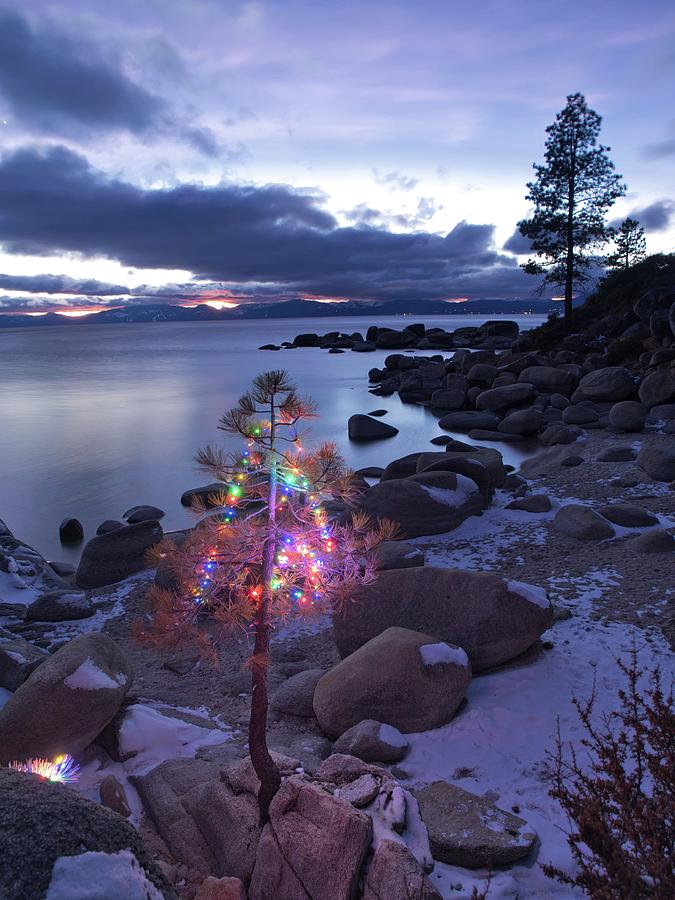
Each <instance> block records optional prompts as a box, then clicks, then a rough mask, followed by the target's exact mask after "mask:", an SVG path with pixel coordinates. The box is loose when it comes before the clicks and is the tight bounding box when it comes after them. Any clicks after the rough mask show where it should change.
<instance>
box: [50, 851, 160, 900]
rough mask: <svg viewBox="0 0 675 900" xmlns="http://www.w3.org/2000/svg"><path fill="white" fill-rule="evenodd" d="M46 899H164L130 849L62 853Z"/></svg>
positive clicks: (53, 872)
mask: <svg viewBox="0 0 675 900" xmlns="http://www.w3.org/2000/svg"><path fill="white" fill-rule="evenodd" d="M45 900H163V895H162V894H161V893H160V891H158V890H157V888H156V887H155V886H154V884H153V883H152V882H151V881H149V880H148V878H147V876H146V874H145V872H144V871H143V869H142V868H141V866H140V864H139V862H138V860H137V859H136V857H135V856H134V855H133V853H132V852H131V851H130V850H119V851H118V852H117V853H101V852H99V851H95V850H91V851H89V852H87V853H80V854H79V856H59V857H58V858H57V860H56V862H55V863H54V868H53V870H52V878H51V882H50V884H49V888H48V889H47V893H46V895H45Z"/></svg>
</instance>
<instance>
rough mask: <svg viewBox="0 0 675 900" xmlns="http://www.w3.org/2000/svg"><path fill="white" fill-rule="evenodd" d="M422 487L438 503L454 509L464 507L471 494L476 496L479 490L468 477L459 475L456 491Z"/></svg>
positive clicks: (423, 485) (427, 486)
mask: <svg viewBox="0 0 675 900" xmlns="http://www.w3.org/2000/svg"><path fill="white" fill-rule="evenodd" d="M420 486H421V487H422V488H423V489H424V490H425V491H426V492H427V494H429V496H430V497H432V498H433V499H434V500H436V501H437V502H438V503H444V504H445V505H446V506H452V507H453V508H455V507H458V506H464V504H465V503H466V499H467V497H468V496H469V495H470V494H475V493H476V491H477V490H478V485H477V484H476V482H475V481H472V480H471V479H470V478H467V477H466V475H457V487H456V488H455V489H454V490H447V489H445V488H435V487H429V485H426V484H422V485H420Z"/></svg>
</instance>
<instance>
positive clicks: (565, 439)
mask: <svg viewBox="0 0 675 900" xmlns="http://www.w3.org/2000/svg"><path fill="white" fill-rule="evenodd" d="M581 433H582V432H581V428H579V426H578V425H565V424H564V423H563V422H553V423H552V424H551V425H549V426H548V427H547V428H546V430H545V431H544V432H543V433H542V435H541V436H540V440H541V442H542V444H544V446H546V447H552V446H553V445H554V444H572V443H573V442H574V441H576V439H577V438H578V437H580V435H581Z"/></svg>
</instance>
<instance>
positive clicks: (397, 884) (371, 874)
mask: <svg viewBox="0 0 675 900" xmlns="http://www.w3.org/2000/svg"><path fill="white" fill-rule="evenodd" d="M363 900H442V898H441V895H440V894H439V893H438V891H437V890H436V888H435V887H434V886H433V885H432V884H431V882H430V881H429V879H428V878H427V877H426V876H425V874H424V872H423V870H422V867H421V866H420V864H419V863H418V862H417V860H416V859H415V857H414V856H413V855H412V853H411V852H410V850H408V848H407V847H406V846H405V844H400V843H398V841H389V840H384V841H381V842H380V843H379V844H378V845H377V849H376V850H375V854H374V856H373V859H372V862H371V864H370V867H369V869H368V874H367V876H366V883H365V886H364V889H363Z"/></svg>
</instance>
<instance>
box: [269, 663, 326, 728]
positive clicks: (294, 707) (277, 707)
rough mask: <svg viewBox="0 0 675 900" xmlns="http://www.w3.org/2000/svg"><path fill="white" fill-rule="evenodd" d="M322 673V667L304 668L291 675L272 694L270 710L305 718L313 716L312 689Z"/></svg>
mask: <svg viewBox="0 0 675 900" xmlns="http://www.w3.org/2000/svg"><path fill="white" fill-rule="evenodd" d="M323 674H324V670H323V669H306V670H305V671H304V672H298V674H297V675H292V676H291V677H290V678H288V679H287V680H286V681H284V683H283V684H282V685H281V687H279V688H277V690H276V691H275V692H274V694H273V695H272V699H271V700H270V709H271V710H272V712H275V713H284V714H285V715H288V716H302V717H305V718H309V717H311V716H313V715H314V708H313V706H312V702H313V699H314V689H315V688H316V685H317V682H318V681H319V679H320V678H321V676H322V675H323Z"/></svg>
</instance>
